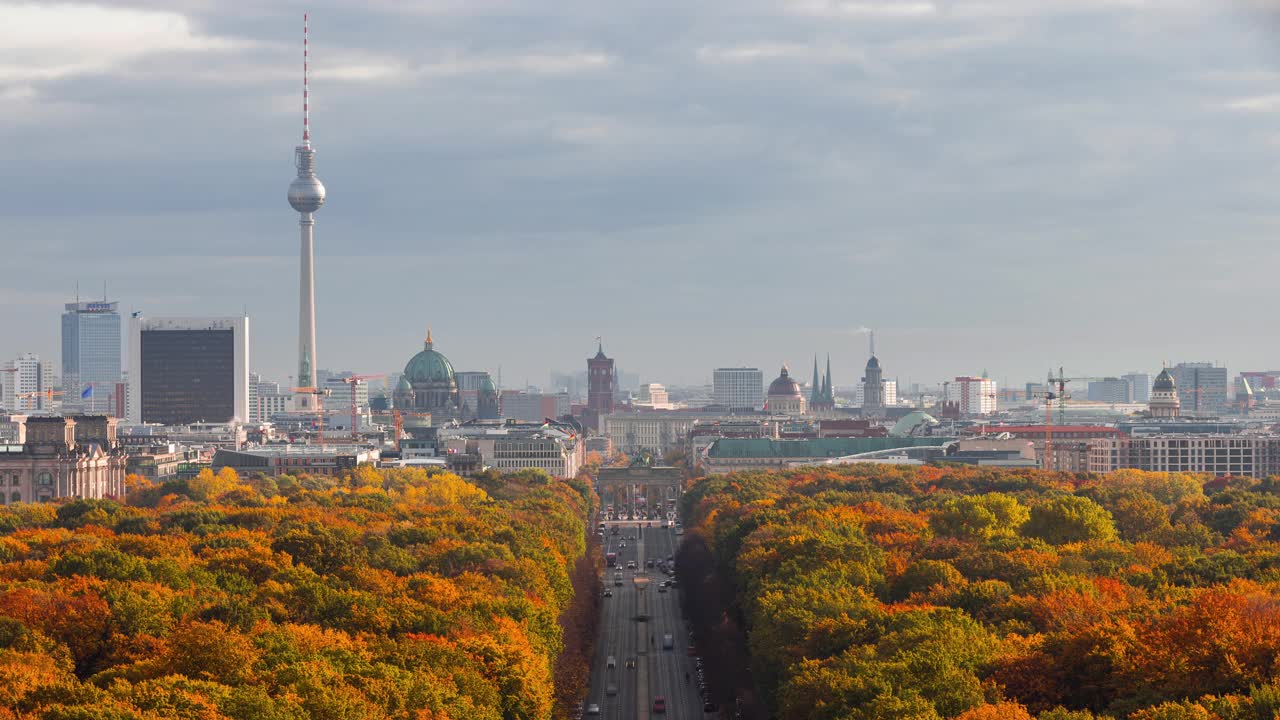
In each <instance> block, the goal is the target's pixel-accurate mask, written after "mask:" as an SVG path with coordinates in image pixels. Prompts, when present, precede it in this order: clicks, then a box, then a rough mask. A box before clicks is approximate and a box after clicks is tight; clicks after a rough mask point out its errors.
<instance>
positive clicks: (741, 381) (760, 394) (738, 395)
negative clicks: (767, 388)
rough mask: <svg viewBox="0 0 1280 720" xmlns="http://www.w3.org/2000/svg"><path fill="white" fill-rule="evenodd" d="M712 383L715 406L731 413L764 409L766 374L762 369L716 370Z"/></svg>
mask: <svg viewBox="0 0 1280 720" xmlns="http://www.w3.org/2000/svg"><path fill="white" fill-rule="evenodd" d="M711 383H712V384H711V398H712V404H713V405H716V406H718V407H723V408H727V409H729V410H730V411H735V410H739V411H740V410H759V409H760V408H762V407H764V373H762V372H760V368H716V369H715V371H714V372H713V373H712V377H711Z"/></svg>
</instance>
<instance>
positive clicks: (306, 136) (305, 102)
mask: <svg viewBox="0 0 1280 720" xmlns="http://www.w3.org/2000/svg"><path fill="white" fill-rule="evenodd" d="M310 49H311V48H310V31H309V30H308V29H307V13H303V14H302V144H303V145H310V144H311V104H310V87H309V86H308V84H307V53H308V51H309V50H310Z"/></svg>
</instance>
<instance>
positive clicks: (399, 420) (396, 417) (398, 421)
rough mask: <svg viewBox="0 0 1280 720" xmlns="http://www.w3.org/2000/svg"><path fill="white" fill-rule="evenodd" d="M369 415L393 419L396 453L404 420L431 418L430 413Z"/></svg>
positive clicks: (398, 412)
mask: <svg viewBox="0 0 1280 720" xmlns="http://www.w3.org/2000/svg"><path fill="white" fill-rule="evenodd" d="M370 414H371V415H373V416H374V417H387V416H390V417H391V418H392V419H393V422H394V423H395V425H394V427H395V443H396V452H400V436H401V435H403V434H404V419H405V418H406V417H426V418H429V417H431V413H407V412H401V411H400V410H392V411H391V412H375V413H370Z"/></svg>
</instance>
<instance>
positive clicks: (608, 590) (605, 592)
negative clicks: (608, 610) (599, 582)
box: [604, 588, 613, 597]
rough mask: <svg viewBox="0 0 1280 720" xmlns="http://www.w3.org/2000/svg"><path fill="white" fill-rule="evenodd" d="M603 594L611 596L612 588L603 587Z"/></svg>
mask: <svg viewBox="0 0 1280 720" xmlns="http://www.w3.org/2000/svg"><path fill="white" fill-rule="evenodd" d="M604 596H605V597H613V589H612V588H605V589H604Z"/></svg>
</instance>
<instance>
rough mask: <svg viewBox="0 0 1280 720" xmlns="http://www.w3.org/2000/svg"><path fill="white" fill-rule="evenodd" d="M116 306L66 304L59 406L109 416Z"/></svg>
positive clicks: (116, 355) (116, 359)
mask: <svg viewBox="0 0 1280 720" xmlns="http://www.w3.org/2000/svg"><path fill="white" fill-rule="evenodd" d="M118 305H119V303H114V302H108V301H106V300H103V301H101V302H80V301H78V300H77V301H76V302H73V303H67V304H66V306H65V308H66V309H65V311H64V312H63V313H62V391H63V393H64V395H63V397H62V407H63V409H64V411H65V410H79V411H81V412H84V413H89V414H97V413H111V412H112V410H113V407H112V402H111V399H112V396H113V395H114V394H115V391H116V384H117V383H119V382H120V313H119V311H118V310H117V307H118Z"/></svg>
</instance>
